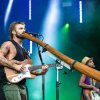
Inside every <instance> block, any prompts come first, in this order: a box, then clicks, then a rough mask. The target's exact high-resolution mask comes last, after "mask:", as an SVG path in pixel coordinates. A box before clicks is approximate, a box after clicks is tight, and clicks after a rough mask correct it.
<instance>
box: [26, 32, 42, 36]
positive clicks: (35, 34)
mask: <svg viewBox="0 0 100 100" xmlns="http://www.w3.org/2000/svg"><path fill="white" fill-rule="evenodd" d="M25 33H28V34H31V35H33V36H42V34H38V33H34V32H27V31H25Z"/></svg>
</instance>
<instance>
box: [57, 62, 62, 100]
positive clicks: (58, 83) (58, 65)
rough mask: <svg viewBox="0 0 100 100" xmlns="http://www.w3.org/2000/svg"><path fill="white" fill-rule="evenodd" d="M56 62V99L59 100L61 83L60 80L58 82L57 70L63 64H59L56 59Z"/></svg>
mask: <svg viewBox="0 0 100 100" xmlns="http://www.w3.org/2000/svg"><path fill="white" fill-rule="evenodd" d="M56 63H57V65H56V66H57V67H56V100H59V85H60V84H61V82H59V70H61V69H62V68H63V66H61V64H60V62H59V61H58V60H56Z"/></svg>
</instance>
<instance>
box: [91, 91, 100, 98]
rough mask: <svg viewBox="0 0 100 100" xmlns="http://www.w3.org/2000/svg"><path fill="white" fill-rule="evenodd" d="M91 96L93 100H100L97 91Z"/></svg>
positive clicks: (92, 92)
mask: <svg viewBox="0 0 100 100" xmlns="http://www.w3.org/2000/svg"><path fill="white" fill-rule="evenodd" d="M90 95H91V100H100V96H99V95H98V94H97V93H96V92H95V91H91V92H90Z"/></svg>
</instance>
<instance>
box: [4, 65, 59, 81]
mask: <svg viewBox="0 0 100 100" xmlns="http://www.w3.org/2000/svg"><path fill="white" fill-rule="evenodd" d="M47 65H48V67H52V66H57V64H47ZM42 66H43V65H39V66H34V67H33V66H31V65H30V64H27V65H25V70H24V71H23V72H18V71H16V70H13V69H10V68H7V67H5V68H4V69H5V74H6V78H7V80H8V81H9V82H10V83H18V82H20V81H21V80H23V79H26V78H35V77H36V75H34V74H32V73H31V71H34V70H37V69H41V68H42ZM58 66H59V65H58Z"/></svg>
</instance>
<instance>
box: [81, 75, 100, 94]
mask: <svg viewBox="0 0 100 100" xmlns="http://www.w3.org/2000/svg"><path fill="white" fill-rule="evenodd" d="M85 79H86V75H84V74H82V76H81V78H80V81H79V86H80V87H82V88H85V89H90V90H94V91H96V92H98V91H99V90H98V88H96V87H95V86H93V85H87V84H85V83H84V81H85Z"/></svg>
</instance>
